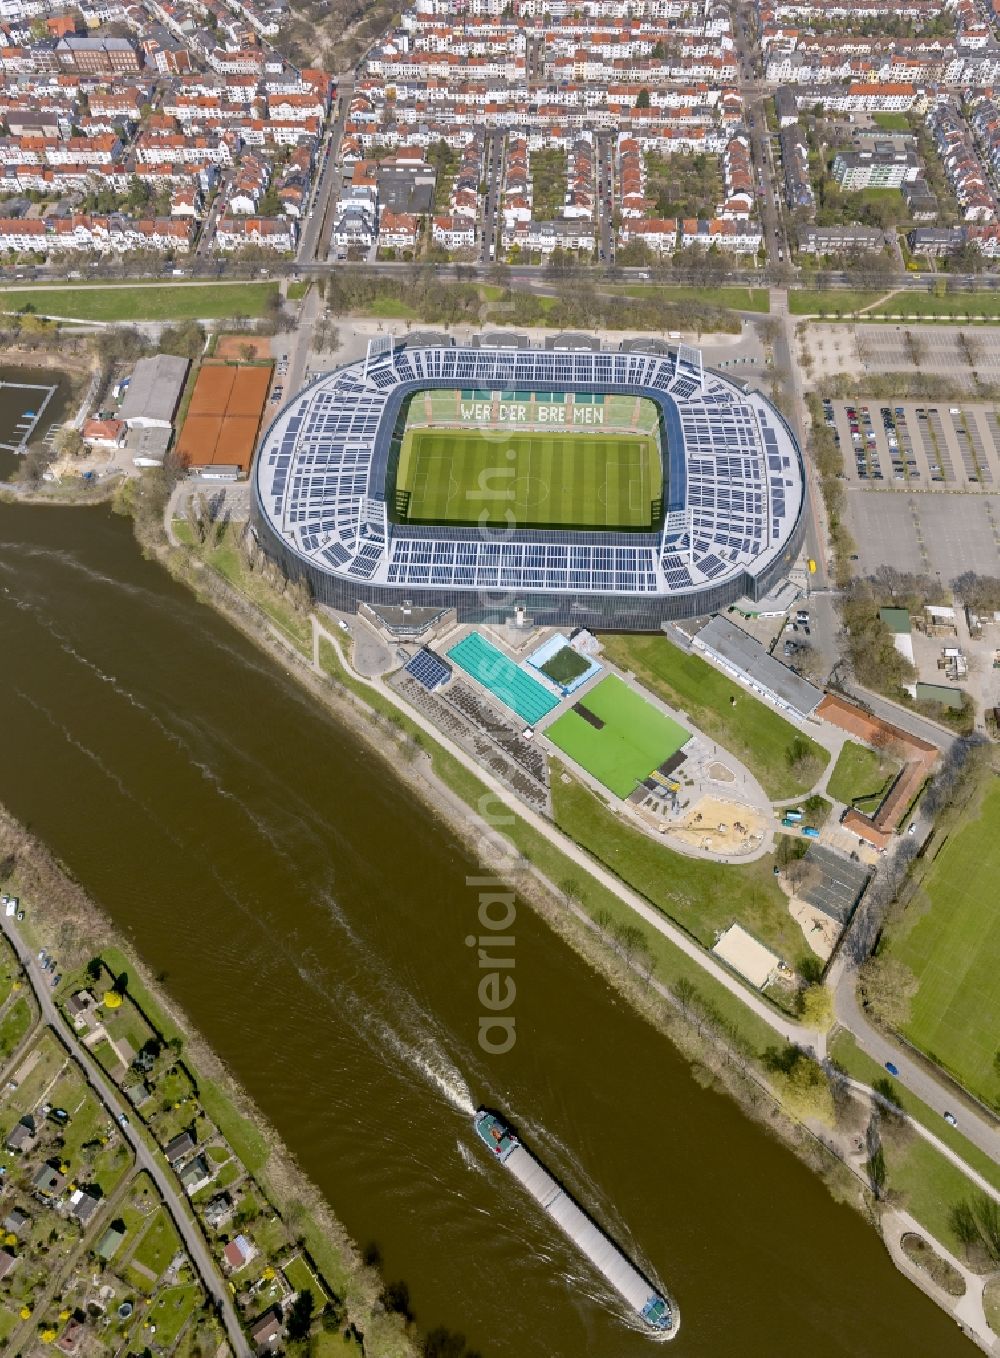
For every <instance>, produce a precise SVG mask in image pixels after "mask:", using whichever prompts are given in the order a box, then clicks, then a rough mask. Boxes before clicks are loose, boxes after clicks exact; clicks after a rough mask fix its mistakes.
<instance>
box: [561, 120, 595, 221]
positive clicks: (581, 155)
mask: <svg viewBox="0 0 1000 1358" xmlns="http://www.w3.org/2000/svg"><path fill="white" fill-rule="evenodd" d="M594 198H595V187H594V139H593V137H592V136H591V135H590V134H586V135H584V136H581V137H577V138H576V139H575V140H574V141H573V144H572V146H571V147H570V152H569V156H568V157H567V162H566V197H565V200H564V202H563V206H562V208H561V210H560V212H559V216H560V217H565V218H571V217H575V218H579V219H581V220H587V221H590V220H592V219H593V216H594Z"/></svg>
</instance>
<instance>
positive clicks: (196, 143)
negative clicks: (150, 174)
mask: <svg viewBox="0 0 1000 1358" xmlns="http://www.w3.org/2000/svg"><path fill="white" fill-rule="evenodd" d="M234 153H235V154H238V153H239V140H238V138H237V139H236V143H235V145H231V144H230V139H229V138H228V137H227V136H221V137H217V138H216V137H184V136H179V135H177V136H167V137H154V136H149V135H148V134H146V133H145V132H140V133H139V136H138V137H137V138H136V141H135V154H136V159H137V160H138V162H139V163H140V164H141V165H155V164H157V163H159V164H166V163H167V162H170V163H171V164H184V163H192V162H195V161H202V160H210V161H213V162H214V163H215V164H216V165H225V166H229V165H232V163H233V158H234Z"/></svg>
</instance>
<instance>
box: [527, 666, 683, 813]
mask: <svg viewBox="0 0 1000 1358" xmlns="http://www.w3.org/2000/svg"><path fill="white" fill-rule="evenodd" d="M579 706H582V707H584V708H585V709H586V712H587V713H589V718H588V716H585V715H581V713H580V712H579V711H578V710H577V708H578V707H579ZM545 734H546V735H547V736H548V738H549V739H550V740H551V741H552V743H553V745H556V746H558V748H559V749H560V750H562V751H563V753H564V754H568V755H569V757H570V759H573V760H575V761H576V763H577V764H579V765H580V767H581V768H584V769H586V770H587V772H588V773H590V774H593V776H594V777H595V778H596V779H597V781H598V782H599V783H603V784H604V786H605V787H606V788H609V789H610V791H612V792H613V793H614V794H615V796H617V797H627V796H628V795H629V793H631V792H632V791H633V790H634V789H635V785H636V784H637V783H640V782H642V780H643V778H645V777H646V776H647V775H648V774H650V773H652V771H653V769H655V768H659V766H660V765H661V764H662V763H663V762H664V761H665V760H667V759H669V758H670V756H671V755H672V754H676V752H677V751H678V750H679V749H680V748H681V746H682V745H685V744H686V743H687V741H688V740H689V739H690V738H691V737H690V732H688V731H685V729H684V727H683V726H679V725H678V724H677V722H675V721H672V720H671V719H670V718H669V717H667V716H665V715H664V714H663V713H662V712H660V711H659V709H658V708H655V707H654V706H653V704H652V703H650V702H647V701H646V699H645V698H644V697H643V696H642V694H641V693H637V692H636V690H635V689H634V688H630V687H629V685H628V684H626V683H625V681H624V680H623V679H619V678H618V676H617V675H616V674H609V675H608V677H607V678H606V679H602V680H601V682H600V683H599V684H596V685H595V686H594V687H593V688H592V689H591V690H590V691H589V692H588V693H586V694H585V695H584V697H582V698H581V699H580V702H579V703H578V704H576V705H574V706H573V707H571V708H570V709H569V711H568V712H564V713H563V715H562V716H561V717H560V718H559V719H558V720H557V721H554V722H553V723H552V725H551V726H550V727H548V729H547V730H546V732H545Z"/></svg>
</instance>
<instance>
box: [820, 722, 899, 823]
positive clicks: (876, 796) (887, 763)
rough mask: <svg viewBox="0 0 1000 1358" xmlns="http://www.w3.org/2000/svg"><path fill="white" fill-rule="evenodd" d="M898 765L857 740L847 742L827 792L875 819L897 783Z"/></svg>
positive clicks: (831, 776) (832, 774)
mask: <svg viewBox="0 0 1000 1358" xmlns="http://www.w3.org/2000/svg"><path fill="white" fill-rule="evenodd" d="M898 773H899V764H898V763H897V761H896V760H894V759H891V758H890V757H889V756H888V755H886V754H882V753H880V752H879V751H878V750H870V749H868V747H867V746H865V745H859V744H858V742H857V741H855V740H847V741H845V742H844V748H843V749H842V750H841V752H840V755H839V757H838V759H837V763H836V766H835V767H834V770H833V772H832V773H831V774H830V781H829V782H828V783H827V792H829V794H830V796H831V797H833V798H835V799H836V800H837V801H838V802H843V803H844V804H845V805H846V806H854V807H856V808H857V809H858V810H859V811H861V812H862V813H863V814H864V815H866V816H873V815H874V814H875V812H876V811H877V810H878V808H879V807H880V806H881V805H882V802H883V801H884V800H885V797H886V795H887V793H888V791H889V789H890V788H891V787H892V785H893V783H894V782H895V781H896V777H897V775H898Z"/></svg>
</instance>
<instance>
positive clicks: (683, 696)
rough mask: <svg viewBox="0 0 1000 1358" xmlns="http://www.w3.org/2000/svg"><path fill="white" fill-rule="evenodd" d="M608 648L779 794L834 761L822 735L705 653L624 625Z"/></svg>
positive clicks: (609, 638)
mask: <svg viewBox="0 0 1000 1358" xmlns="http://www.w3.org/2000/svg"><path fill="white" fill-rule="evenodd" d="M602 641H603V643H604V653H605V655H606V656H607V658H608V659H609V660H610V661H612V662H613V663H614V664H615V665H617V666H618V668H619V669H622V670H631V671H632V672H633V673H634V674H635V676H636V678H637V679H638V680H639V682H640V683H642V684H644V685H645V687H646V688H648V689H649V690H650V691H651V692H652V693H655V694H656V696H657V697H658V698H662V699H663V701H664V702H665V703H667V704H668V705H669V706H670V707H673V708H676V709H677V710H678V711H679V712H681V713H682V715H686V716H688V717H690V719H691V721H692V722H693V723H694V725H695V726H697V727H698V729H699V730H700V731H703V732H704V733H705V735H707V736H709V737H710V738H711V739H712V740H717V741H718V742H719V744H720V745H722V746H724V748H725V749H727V750H729V751H730V753H732V754H733V755H735V756H736V758H737V759H739V760H741V761H742V762H743V763H744V764H745V765H746V767H747V768H748V769H749V770H750V772H751V773H752V774H753V775H754V777H755V778H756V779H757V780H758V782H759V783H760V784H761V786H762V787H763V789H764V791H765V792H766V793H767V795H768V796H769V797H771V798H775V799H779V798H784V797H798V796H800V795H801V794H802V793H805V792H808V791H809V789H810V788H811V787H813V786H814V784H815V783H816V781H817V780H818V778H819V777H820V775H821V774H822V772H823V769H824V768H825V767H826V765H827V763H828V762H829V759H830V756H829V753H828V752H827V751H826V750H824V749H823V747H822V746H821V745H817V744H816V742H815V741H814V740H810V739H809V737H808V736H806V735H803V733H802V732H801V731H798V730H796V728H795V727H794V726H793V725H792V724H791V722H788V721H786V720H785V719H784V717H781V716H779V715H778V713H777V712H774V711H773V710H772V709H771V708H770V707H768V706H766V704H764V703H762V702H761V701H760V700H759V699H757V698H754V697H752V696H751V695H750V694H749V693H747V692H746V690H745V689H743V688H741V687H740V685H739V684H737V683H735V682H734V681H733V680H732V679H730V678H728V676H726V675H724V674H723V673H721V671H719V670H717V669H715V668H713V666H711V665H710V664H709V663H708V661H707V660H702V659H701V657H700V656H697V655H692V654H690V653H688V652H685V651H682V650H681V649H680V648H679V647H677V646H675V645H674V644H673V642H671V641H668V640H667V638H666V637H664V636H639V635H632V636H629V635H625V634H624V633H616V634H613V635H605V636H603V637H602Z"/></svg>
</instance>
